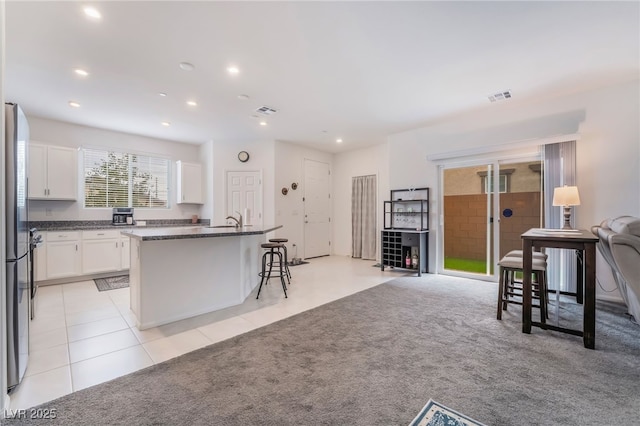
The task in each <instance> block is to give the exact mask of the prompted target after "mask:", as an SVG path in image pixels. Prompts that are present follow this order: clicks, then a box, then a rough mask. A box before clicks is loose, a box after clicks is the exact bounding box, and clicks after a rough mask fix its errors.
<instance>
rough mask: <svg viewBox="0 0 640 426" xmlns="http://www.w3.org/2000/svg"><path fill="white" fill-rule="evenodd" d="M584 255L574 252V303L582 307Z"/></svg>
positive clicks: (580, 251)
mask: <svg viewBox="0 0 640 426" xmlns="http://www.w3.org/2000/svg"><path fill="white" fill-rule="evenodd" d="M583 257H584V254H583V252H582V250H576V274H577V275H576V302H578V304H580V305H582V303H583V301H584V258H583Z"/></svg>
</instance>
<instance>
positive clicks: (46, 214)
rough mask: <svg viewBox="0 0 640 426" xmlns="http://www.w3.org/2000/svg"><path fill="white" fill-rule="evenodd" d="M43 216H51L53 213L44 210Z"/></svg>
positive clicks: (49, 210)
mask: <svg viewBox="0 0 640 426" xmlns="http://www.w3.org/2000/svg"><path fill="white" fill-rule="evenodd" d="M44 215H45V216H53V211H52V210H51V209H45V210H44Z"/></svg>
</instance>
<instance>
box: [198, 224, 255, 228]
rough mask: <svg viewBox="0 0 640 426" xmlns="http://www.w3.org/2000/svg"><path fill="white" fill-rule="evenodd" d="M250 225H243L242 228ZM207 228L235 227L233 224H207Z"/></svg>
mask: <svg viewBox="0 0 640 426" xmlns="http://www.w3.org/2000/svg"><path fill="white" fill-rule="evenodd" d="M249 226H251V225H243V226H242V227H243V228H247V227H249ZM207 228H237V226H235V225H215V226H207Z"/></svg>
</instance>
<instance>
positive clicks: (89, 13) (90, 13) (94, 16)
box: [83, 6, 102, 19]
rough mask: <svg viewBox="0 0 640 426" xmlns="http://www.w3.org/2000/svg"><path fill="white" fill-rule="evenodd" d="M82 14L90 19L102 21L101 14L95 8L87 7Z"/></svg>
mask: <svg viewBox="0 0 640 426" xmlns="http://www.w3.org/2000/svg"><path fill="white" fill-rule="evenodd" d="M83 10H84V14H85V15H87V16H88V17H89V18H92V19H102V14H101V13H100V12H99V11H98V9H96V8H95V7H90V6H87V7H85V8H84V9H83Z"/></svg>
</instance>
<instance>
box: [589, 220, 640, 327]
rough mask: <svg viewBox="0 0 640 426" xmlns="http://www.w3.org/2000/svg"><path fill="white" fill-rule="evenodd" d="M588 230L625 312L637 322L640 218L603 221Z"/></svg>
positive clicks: (639, 275) (639, 319)
mask: <svg viewBox="0 0 640 426" xmlns="http://www.w3.org/2000/svg"><path fill="white" fill-rule="evenodd" d="M591 231H592V232H593V233H594V234H595V235H596V236H598V238H599V239H600V241H599V242H598V249H599V250H600V253H601V254H602V256H603V257H604V258H605V260H606V261H607V263H608V264H609V266H610V267H611V271H612V272H613V277H614V279H615V280H616V283H617V284H618V289H619V290H620V294H621V295H622V298H623V299H624V302H625V303H626V305H627V308H628V309H629V313H630V314H631V315H633V317H634V318H635V320H636V322H637V323H640V218H637V217H633V216H620V217H617V218H615V219H607V220H605V221H603V222H602V223H601V224H600V226H594V227H592V228H591Z"/></svg>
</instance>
